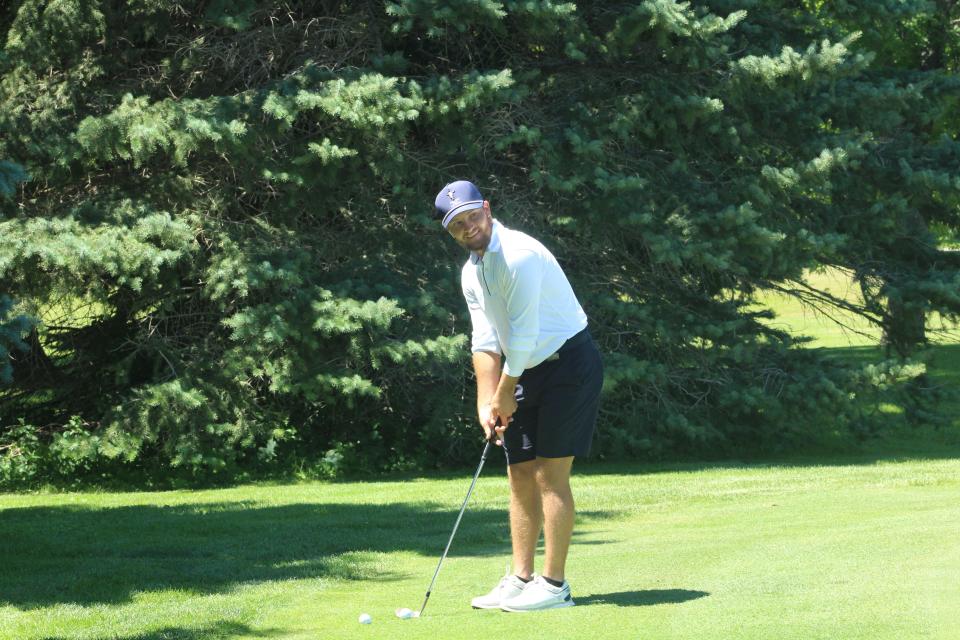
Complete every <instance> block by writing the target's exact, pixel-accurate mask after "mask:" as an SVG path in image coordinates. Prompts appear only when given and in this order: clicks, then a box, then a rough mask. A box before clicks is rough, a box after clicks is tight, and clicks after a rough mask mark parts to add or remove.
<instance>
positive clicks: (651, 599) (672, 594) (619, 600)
mask: <svg viewBox="0 0 960 640" xmlns="http://www.w3.org/2000/svg"><path fill="white" fill-rule="evenodd" d="M709 595H710V594H709V593H708V592H707V591H691V590H689V589H646V590H643V591H618V592H617V593H595V594H592V595H589V596H586V597H583V596H580V597H577V598H575V600H576V602H577V606H580V605H591V604H613V605H616V606H618V607H648V606H652V605H655V604H681V603H683V602H689V601H691V600H697V599H698V598H705V597H707V596H709Z"/></svg>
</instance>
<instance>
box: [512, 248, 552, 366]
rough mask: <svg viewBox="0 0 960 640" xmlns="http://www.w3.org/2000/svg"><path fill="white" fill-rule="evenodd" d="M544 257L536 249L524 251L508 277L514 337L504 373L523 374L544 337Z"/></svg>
mask: <svg viewBox="0 0 960 640" xmlns="http://www.w3.org/2000/svg"><path fill="white" fill-rule="evenodd" d="M543 269H544V265H543V260H542V259H541V256H540V255H538V254H537V253H536V252H534V251H524V252H522V253H521V254H520V255H519V256H518V258H517V259H516V260H515V261H514V263H513V264H511V265H509V269H508V271H507V276H508V277H509V282H507V288H506V291H507V315H508V316H509V318H510V339H509V341H508V343H507V348H506V351H507V361H506V363H505V364H504V366H503V372H504V373H506V374H507V375H508V376H513V377H516V378H519V377H520V374H522V373H523V370H524V369H526V368H527V363H528V362H530V356H531V355H532V354H533V351H534V349H535V348H536V346H537V338H538V337H539V336H540V290H541V289H542V287H543Z"/></svg>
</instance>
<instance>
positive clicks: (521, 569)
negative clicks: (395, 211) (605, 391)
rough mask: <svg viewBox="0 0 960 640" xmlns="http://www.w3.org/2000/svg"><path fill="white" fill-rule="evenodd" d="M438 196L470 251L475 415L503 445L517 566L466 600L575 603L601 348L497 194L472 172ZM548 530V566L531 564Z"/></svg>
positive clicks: (511, 606)
mask: <svg viewBox="0 0 960 640" xmlns="http://www.w3.org/2000/svg"><path fill="white" fill-rule="evenodd" d="M435 205H436V208H437V213H438V216H439V217H440V219H441V220H442V224H443V227H444V228H445V229H446V230H447V232H449V233H450V235H451V236H453V239H454V240H456V241H457V243H458V244H460V245H461V246H462V247H464V248H465V249H467V250H468V251H470V256H469V258H468V259H467V262H466V263H465V264H464V266H463V271H462V274H461V282H462V286H463V295H464V297H465V298H466V301H467V307H468V308H469V310H470V318H471V322H472V324H473V336H472V351H473V367H474V371H475V372H476V377H477V415H478V418H479V421H480V425H481V426H482V427H483V430H484V433H485V434H486V435H487V438H488V439H490V438H494V437H495V438H497V441H496V443H497V444H498V445H502V446H503V450H504V453H505V454H506V458H507V465H508V466H507V474H508V477H509V481H510V537H511V541H512V544H513V573H512V574H511V573H509V572H508V574H507V575H506V576H505V577H504V578H503V579H502V580H500V583H499V584H498V585H497V586H496V587H494V589H493V590H492V591H490V593H488V594H486V595H484V596H479V597H477V598H474V599H473V601H472V602H471V604H472V605H473V607H474V608H477V609H494V608H500V609H503V610H505V611H534V610H540V609H553V608H557V607H569V606H572V605H573V604H574V601H573V598H572V597H571V594H570V585H569V583H568V582H567V581H566V578H565V573H564V572H565V565H566V560H567V550H568V548H569V546H570V538H571V536H572V534H573V522H574V503H573V494H572V493H571V491H570V469H571V467H572V465H573V459H574V458H575V457H576V456H585V455H587V454H588V453H589V452H590V444H591V440H592V439H593V432H594V428H595V424H596V418H597V410H598V408H599V400H600V387H601V386H602V383H603V365H602V363H601V361H600V354H599V352H598V351H597V347H596V345H595V344H594V342H593V340H592V338H591V337H590V333H589V332H588V330H587V317H586V314H584V312H583V309H582V308H581V307H580V304H579V303H578V302H577V298H576V296H575V295H574V293H573V289H572V288H571V287H570V283H569V282H568V281H567V278H566V276H565V275H564V273H563V270H562V269H561V268H560V265H559V264H557V261H556V259H555V258H554V257H553V255H552V254H551V253H550V252H549V251H548V250H547V249H546V248H545V247H544V246H543V245H542V244H540V243H539V242H537V241H536V240H535V239H533V238H531V237H530V236H528V235H526V234H524V233H521V232H519V231H513V230H511V229H508V228H506V227H504V226H503V225H502V224H500V223H499V222H498V221H497V220H494V219H493V215H492V213H491V210H490V203H489V202H488V201H486V200H484V199H483V196H482V195H481V194H480V191H479V190H478V189H477V187H476V186H474V185H473V184H472V183H470V182H467V181H465V180H461V181H457V182H452V183H450V184H448V185H447V186H445V187H444V188H443V189H442V190H441V191H440V193H439V194H437V198H436V201H435ZM501 360H504V362H503V367H502V371H501ZM498 422H499V423H498ZM541 529H542V530H543V534H544V547H545V548H544V551H545V554H544V562H543V573H542V574H541V575H536V574H535V573H534V571H533V569H534V566H533V561H534V552H535V551H536V547H537V540H538V539H539V537H540V531H541Z"/></svg>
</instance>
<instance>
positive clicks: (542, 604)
mask: <svg viewBox="0 0 960 640" xmlns="http://www.w3.org/2000/svg"><path fill="white" fill-rule="evenodd" d="M574 604H576V603H575V602H574V601H573V597H571V595H570V583H568V582H567V581H566V580H564V581H563V584H562V585H561V586H559V587H555V586H553V585H552V584H550V583H549V582H547V581H546V580H544V579H543V577H542V576H536V577H535V578H534V579H533V581H532V582H530V583H528V584H527V585H526V588H525V589H524V590H523V591H522V592H520V593H518V594H517V595H515V596H513V597H512V598H504V599H503V603H502V604H501V605H500V608H501V609H503V610H504V611H515V612H516V611H541V610H543V609H560V608H562V607H572V606H573V605H574Z"/></svg>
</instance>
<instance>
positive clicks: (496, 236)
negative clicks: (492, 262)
mask: <svg viewBox="0 0 960 640" xmlns="http://www.w3.org/2000/svg"><path fill="white" fill-rule="evenodd" d="M502 227H503V225H501V224H500V223H499V222H497V220H496V218H494V220H493V230H492V231H491V232H490V243H489V244H488V245H487V250H486V251H485V252H484V253H485V254H487V253H490V252H491V251H492V252H494V253H498V252H499V251H500V229H501V228H502ZM470 262H471V263H472V264H477V263H478V262H480V256H479V255H478V254H477V253H476V252H475V251H471V252H470Z"/></svg>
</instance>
